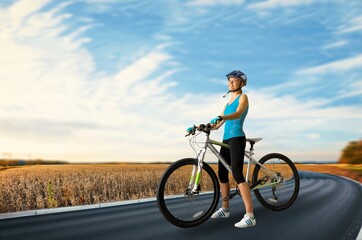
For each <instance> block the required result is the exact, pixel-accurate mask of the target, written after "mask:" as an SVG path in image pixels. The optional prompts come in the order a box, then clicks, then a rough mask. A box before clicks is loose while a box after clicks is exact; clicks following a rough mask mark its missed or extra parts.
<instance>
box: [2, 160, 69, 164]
mask: <svg viewBox="0 0 362 240" xmlns="http://www.w3.org/2000/svg"><path fill="white" fill-rule="evenodd" d="M67 163H68V162H66V161H61V160H43V159H35V160H21V159H14V160H13V159H11V160H8V159H0V166H23V165H54V164H67Z"/></svg>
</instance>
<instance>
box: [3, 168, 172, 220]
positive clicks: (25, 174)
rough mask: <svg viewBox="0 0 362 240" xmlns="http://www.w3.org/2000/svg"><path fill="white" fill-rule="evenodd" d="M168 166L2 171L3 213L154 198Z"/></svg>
mask: <svg viewBox="0 0 362 240" xmlns="http://www.w3.org/2000/svg"><path fill="white" fill-rule="evenodd" d="M167 166H168V165H162V164H154V165H151V164H150V165H149V164H88V165H34V166H23V167H15V168H10V169H7V170H3V171H0V213H6V212H16V211H25V210H34V209H42V208H54V207H66V206H75V205H83V204H95V203H101V202H112V201H121V200H129V199H141V198H147V197H154V196H155V193H156V189H157V183H158V180H159V178H160V176H161V175H162V173H163V172H164V170H165V169H166V167H167Z"/></svg>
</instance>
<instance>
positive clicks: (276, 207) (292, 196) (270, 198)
mask: <svg viewBox="0 0 362 240" xmlns="http://www.w3.org/2000/svg"><path fill="white" fill-rule="evenodd" d="M274 160H275V162H274ZM259 163H261V164H262V165H266V164H268V166H266V168H268V170H271V171H274V172H279V173H280V175H281V176H282V178H283V181H282V182H281V183H279V184H275V185H274V186H275V191H274V193H273V187H272V186H271V187H265V188H260V189H255V190H254V194H255V196H256V198H257V199H258V201H259V202H260V203H261V205H263V206H264V207H266V208H268V209H270V210H273V211H282V210H285V209H287V208H289V207H290V206H291V205H292V204H293V203H294V202H295V200H296V199H297V197H298V193H299V185H300V182H299V174H298V170H297V168H296V167H295V165H294V163H293V162H292V161H291V160H290V159H289V158H288V157H286V156H285V155H283V154H280V153H270V154H267V155H265V156H264V157H262V158H261V159H260V160H259ZM269 164H270V165H269ZM272 164H274V165H272ZM262 172H263V170H261V167H260V166H259V165H256V166H255V169H254V172H253V177H252V182H253V183H256V182H257V181H258V180H259V179H261V178H262V177H263V176H264V175H263V173H262ZM268 181H269V183H270V181H272V180H270V179H269V180H268ZM270 190H271V191H270ZM277 192H278V193H277Z"/></svg>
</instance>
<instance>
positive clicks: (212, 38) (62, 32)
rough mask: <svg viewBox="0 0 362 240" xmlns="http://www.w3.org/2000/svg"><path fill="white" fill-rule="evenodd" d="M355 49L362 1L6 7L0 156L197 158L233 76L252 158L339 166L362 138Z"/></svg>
mask: <svg viewBox="0 0 362 240" xmlns="http://www.w3.org/2000/svg"><path fill="white" fill-rule="evenodd" d="M361 37H362V2H361V1H357V0H353V1H337V0H335V1H333V0H329V1H320V0H318V1H317V0H268V1H265V0H263V1H245V0H229V1H228V0H224V1H223V0H190V1H176V0H174V1H172V0H168V1H166V0H165V1H161V0H160V1H133V0H124V1H113V0H104V1H99V0H77V1H59V0H54V1H51V0H39V1H31V0H19V1H1V3H0V53H1V54H0V81H1V88H0V132H1V135H0V149H1V150H0V151H1V152H0V153H2V154H3V156H2V157H12V158H25V159H34V158H43V159H63V160H69V161H78V162H82V161H99V162H102V161H174V160H177V159H179V158H182V157H192V156H193V154H194V153H193V152H192V150H191V149H190V148H189V146H188V142H187V139H186V138H184V137H183V136H184V132H185V129H186V128H187V127H189V126H191V125H192V124H194V123H195V124H198V123H202V122H207V121H209V120H210V119H212V118H213V117H215V116H217V115H219V114H220V113H221V111H222V109H223V106H224V105H225V104H226V103H227V101H228V99H223V98H222V96H223V94H224V93H225V92H226V91H227V86H226V78H225V74H226V73H228V72H230V71H232V70H234V69H240V70H242V71H244V72H245V73H246V75H247V76H248V85H247V86H246V87H245V89H244V92H245V93H246V94H247V95H248V97H249V101H250V109H249V114H248V117H247V120H246V122H245V125H244V129H245V132H246V134H247V137H263V138H264V140H263V141H262V142H261V143H258V146H257V148H256V149H257V150H258V154H257V157H261V156H262V155H263V154H265V153H268V152H282V153H285V154H286V155H288V156H289V157H290V158H291V159H293V160H295V161H303V160H316V161H321V162H323V161H330V160H336V159H338V157H339V155H340V151H341V150H342V149H343V147H344V146H345V145H346V144H347V142H349V141H352V140H359V139H361V136H362V111H361V110H362V77H361V76H362V41H361ZM212 136H213V138H215V139H221V136H222V130H219V131H218V132H215V133H213V135H212ZM0 157H1V156H0ZM208 157H209V158H210V159H212V156H211V155H210V154H209V155H208Z"/></svg>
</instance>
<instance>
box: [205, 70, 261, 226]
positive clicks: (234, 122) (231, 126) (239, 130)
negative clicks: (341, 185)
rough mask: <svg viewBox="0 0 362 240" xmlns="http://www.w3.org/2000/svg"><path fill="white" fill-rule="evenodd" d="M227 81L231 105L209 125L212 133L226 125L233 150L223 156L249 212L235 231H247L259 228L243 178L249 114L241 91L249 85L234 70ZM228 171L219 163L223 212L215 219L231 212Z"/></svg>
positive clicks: (224, 138)
mask: <svg viewBox="0 0 362 240" xmlns="http://www.w3.org/2000/svg"><path fill="white" fill-rule="evenodd" d="M226 77H227V79H228V88H229V91H228V93H227V94H229V93H230V100H229V103H228V104H227V105H226V106H225V109H224V111H223V112H222V114H221V115H220V116H218V117H216V118H214V119H212V120H211V121H210V123H211V124H214V126H213V129H215V130H216V129H218V128H219V127H221V126H222V125H223V124H224V123H225V129H224V136H223V142H224V143H226V144H228V145H229V146H230V149H227V148H223V147H222V148H221V149H220V154H221V155H222V156H223V158H224V159H225V160H226V161H227V162H228V163H229V164H231V170H232V175H233V177H234V179H235V181H236V183H237V184H238V188H239V190H240V193H241V196H242V198H243V202H244V205H245V209H246V214H245V215H244V218H243V219H241V221H239V222H237V223H236V224H235V227H238V228H246V227H252V226H255V225H256V220H255V218H254V214H253V203H252V200H251V193H250V188H249V185H248V184H247V183H246V181H245V178H244V175H243V166H244V152H245V145H246V138H245V133H244V131H243V123H244V120H245V117H246V115H247V113H248V108H249V102H248V97H247V96H246V95H245V94H243V91H242V88H243V87H244V86H245V85H246V82H247V78H246V75H245V74H244V73H243V72H241V71H239V70H235V71H232V72H230V73H229V74H227V75H226ZM228 173H229V172H228V170H227V169H226V168H225V167H224V165H222V164H221V163H220V162H219V171H218V175H219V180H220V182H221V184H220V185H221V195H222V199H223V200H222V208H220V209H219V210H218V211H216V212H215V213H214V214H213V215H212V216H211V217H212V218H227V217H229V216H230V212H229V194H230V184H229V176H228V175H229V174H228Z"/></svg>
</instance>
